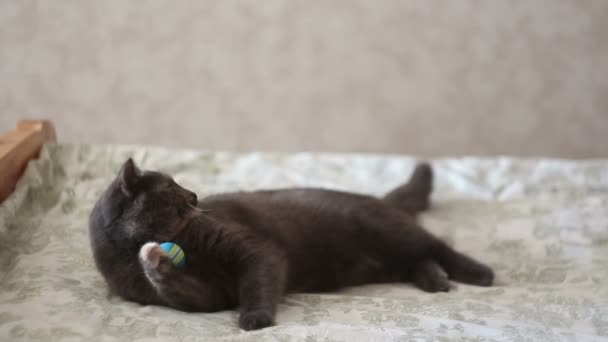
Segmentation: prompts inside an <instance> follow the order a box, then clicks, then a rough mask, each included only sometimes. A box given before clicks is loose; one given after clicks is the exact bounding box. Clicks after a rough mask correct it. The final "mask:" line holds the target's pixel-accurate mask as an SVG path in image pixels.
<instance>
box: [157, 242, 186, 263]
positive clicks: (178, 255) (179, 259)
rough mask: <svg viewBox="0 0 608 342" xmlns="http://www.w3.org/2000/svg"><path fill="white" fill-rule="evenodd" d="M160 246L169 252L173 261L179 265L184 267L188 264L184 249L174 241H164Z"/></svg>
mask: <svg viewBox="0 0 608 342" xmlns="http://www.w3.org/2000/svg"><path fill="white" fill-rule="evenodd" d="M160 247H161V248H162V249H164V250H165V252H167V254H169V258H171V263H173V265H175V266H177V267H184V265H185V264H186V254H184V251H183V250H182V249H181V248H180V247H179V246H178V245H177V244H174V243H173V242H164V243H161V244H160Z"/></svg>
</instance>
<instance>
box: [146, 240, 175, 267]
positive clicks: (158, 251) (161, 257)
mask: <svg viewBox="0 0 608 342" xmlns="http://www.w3.org/2000/svg"><path fill="white" fill-rule="evenodd" d="M139 261H140V263H141V264H142V266H143V267H144V270H145V271H146V272H149V271H156V272H159V271H160V272H162V271H166V270H168V269H169V268H170V267H171V260H170V258H169V254H167V252H165V250H164V249H163V248H162V247H161V246H160V245H159V244H158V243H156V242H148V243H146V244H144V245H143V246H141V248H140V249H139Z"/></svg>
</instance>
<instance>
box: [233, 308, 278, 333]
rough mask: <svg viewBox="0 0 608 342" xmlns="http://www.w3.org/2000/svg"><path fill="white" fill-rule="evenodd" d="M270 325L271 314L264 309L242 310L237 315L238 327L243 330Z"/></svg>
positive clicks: (271, 321)
mask: <svg viewBox="0 0 608 342" xmlns="http://www.w3.org/2000/svg"><path fill="white" fill-rule="evenodd" d="M271 325H273V320H272V314H271V313H270V312H268V311H265V310H255V311H248V312H243V313H242V314H241V316H240V317H239V327H241V329H244V330H257V329H262V328H266V327H269V326H271Z"/></svg>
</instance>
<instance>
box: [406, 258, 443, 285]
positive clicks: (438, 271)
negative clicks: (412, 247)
mask: <svg viewBox="0 0 608 342" xmlns="http://www.w3.org/2000/svg"><path fill="white" fill-rule="evenodd" d="M412 281H413V282H414V284H416V286H417V287H418V288H420V289H421V290H423V291H426V292H447V291H449V290H450V281H449V280H448V274H447V273H446V272H445V271H444V270H443V268H441V266H439V264H437V263H436V262H435V261H434V260H431V259H427V260H424V261H422V262H421V263H420V265H418V266H417V267H416V268H415V269H414V272H413V275H412Z"/></svg>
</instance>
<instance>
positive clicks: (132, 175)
mask: <svg viewBox="0 0 608 342" xmlns="http://www.w3.org/2000/svg"><path fill="white" fill-rule="evenodd" d="M140 176H141V171H140V170H139V169H138V168H137V166H136V165H135V162H133V159H131V158H129V159H127V161H126V162H125V163H124V165H123V166H122V168H121V169H120V172H119V173H118V182H119V184H120V190H121V191H122V193H123V194H124V195H125V196H127V197H128V198H133V197H134V196H135V193H136V191H137V182H138V180H139V177H140Z"/></svg>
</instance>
